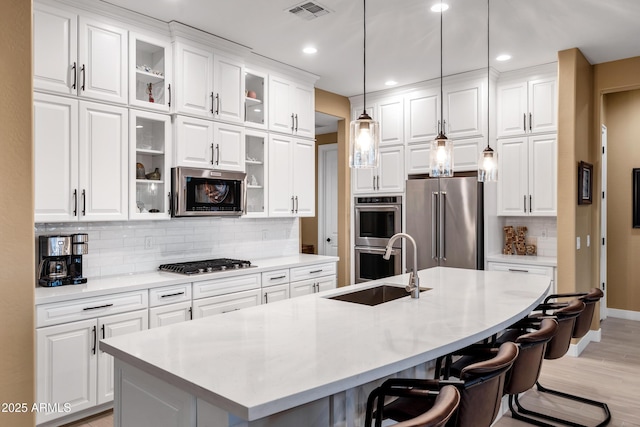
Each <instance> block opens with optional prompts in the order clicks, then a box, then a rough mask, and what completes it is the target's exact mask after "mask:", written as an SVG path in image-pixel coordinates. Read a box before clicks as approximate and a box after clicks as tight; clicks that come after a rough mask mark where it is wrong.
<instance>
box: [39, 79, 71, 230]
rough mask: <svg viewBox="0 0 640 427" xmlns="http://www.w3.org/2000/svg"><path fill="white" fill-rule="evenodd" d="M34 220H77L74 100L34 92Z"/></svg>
mask: <svg viewBox="0 0 640 427" xmlns="http://www.w3.org/2000/svg"><path fill="white" fill-rule="evenodd" d="M33 98H34V100H33V132H34V135H33V139H34V146H35V149H34V175H35V186H34V187H35V197H34V203H35V222H59V221H74V220H77V219H78V213H79V211H78V204H77V203H78V101H76V100H74V99H69V98H63V97H60V96H53V95H45V94H41V93H37V92H36V93H34V95H33Z"/></svg>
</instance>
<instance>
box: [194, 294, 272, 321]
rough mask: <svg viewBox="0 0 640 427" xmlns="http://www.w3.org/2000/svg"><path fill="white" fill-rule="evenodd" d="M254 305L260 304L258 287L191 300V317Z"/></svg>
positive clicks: (205, 315) (197, 317) (196, 317)
mask: <svg viewBox="0 0 640 427" xmlns="http://www.w3.org/2000/svg"><path fill="white" fill-rule="evenodd" d="M256 305H260V289H252V290H250V291H242V292H234V293H231V294H226V295H220V296H217V297H211V298H203V299H199V300H194V301H193V318H194V319H200V318H201V317H207V316H213V315H214V314H222V313H228V312H230V311H236V310H240V309H242V308H247V307H254V306H256Z"/></svg>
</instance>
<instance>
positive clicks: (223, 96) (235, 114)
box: [213, 55, 245, 123]
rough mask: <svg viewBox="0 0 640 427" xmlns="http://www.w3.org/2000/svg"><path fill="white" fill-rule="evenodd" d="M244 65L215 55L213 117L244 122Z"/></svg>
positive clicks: (233, 121)
mask: <svg viewBox="0 0 640 427" xmlns="http://www.w3.org/2000/svg"><path fill="white" fill-rule="evenodd" d="M244 79H245V75H244V65H243V64H242V63H241V62H239V61H236V60H233V59H230V58H226V57H223V56H219V55H215V56H214V61H213V91H214V109H213V117H214V118H216V119H220V120H224V121H227V122H232V123H243V122H244V98H245V96H244V85H245V81H244Z"/></svg>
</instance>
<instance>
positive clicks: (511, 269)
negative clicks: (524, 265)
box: [509, 268, 529, 273]
mask: <svg viewBox="0 0 640 427" xmlns="http://www.w3.org/2000/svg"><path fill="white" fill-rule="evenodd" d="M509 271H513V272H516V273H528V272H529V270H520V269H517V268H510V269H509Z"/></svg>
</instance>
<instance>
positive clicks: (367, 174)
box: [351, 168, 378, 194]
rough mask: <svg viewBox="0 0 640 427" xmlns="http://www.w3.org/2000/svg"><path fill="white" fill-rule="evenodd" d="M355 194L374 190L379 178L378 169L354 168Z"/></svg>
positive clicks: (352, 173) (352, 176)
mask: <svg viewBox="0 0 640 427" xmlns="http://www.w3.org/2000/svg"><path fill="white" fill-rule="evenodd" d="M351 179H352V180H353V194H364V193H371V192H372V191H374V185H375V184H376V182H375V180H377V179H378V169H375V168H365V169H352V170H351Z"/></svg>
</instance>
